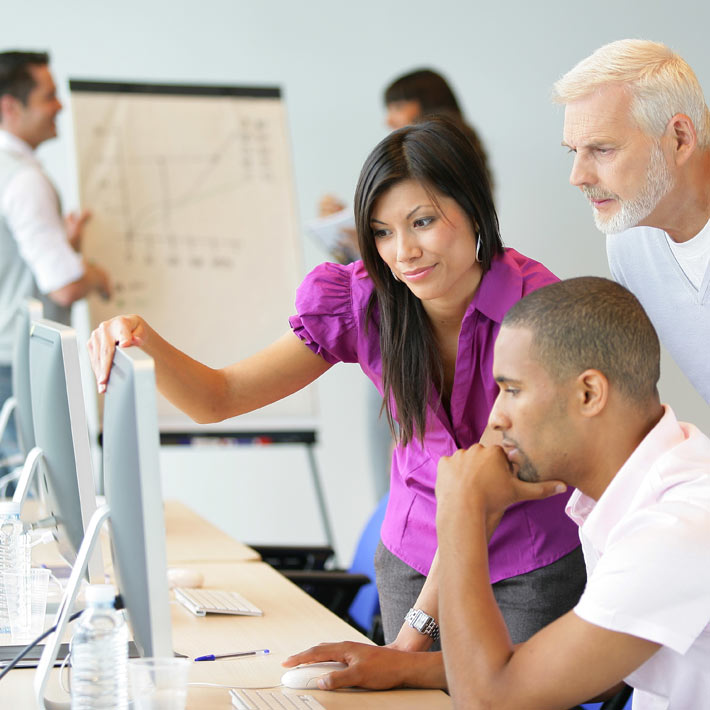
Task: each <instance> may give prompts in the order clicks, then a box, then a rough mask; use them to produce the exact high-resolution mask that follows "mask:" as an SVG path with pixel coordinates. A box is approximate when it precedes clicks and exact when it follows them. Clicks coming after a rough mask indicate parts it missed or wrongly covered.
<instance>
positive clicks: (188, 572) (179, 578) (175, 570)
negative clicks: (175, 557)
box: [168, 567, 205, 589]
mask: <svg viewBox="0 0 710 710" xmlns="http://www.w3.org/2000/svg"><path fill="white" fill-rule="evenodd" d="M204 581H205V577H204V575H203V574H202V572H199V571H198V570H196V569H187V568H186V567H168V586H169V587H170V589H172V588H173V587H187V588H188V589H194V588H195V587H201V586H202V583H203V582H204Z"/></svg>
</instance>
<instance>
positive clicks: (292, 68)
mask: <svg viewBox="0 0 710 710" xmlns="http://www.w3.org/2000/svg"><path fill="white" fill-rule="evenodd" d="M708 27H710V4H709V3H707V1H706V0H703V1H699V2H691V1H690V0H679V1H678V2H675V3H674V4H673V5H672V6H668V5H667V4H666V3H656V4H652V3H649V2H648V0H626V1H625V2H619V1H618V0H614V1H610V0H599V1H598V2H596V3H579V2H573V1H571V0H565V1H562V0H552V1H544V0H543V2H538V3H531V2H528V1H525V0H515V1H512V2H504V1H501V2H498V3H483V2H468V3H466V2H462V1H461V0H458V2H454V1H452V0H439V2H437V3H433V2H423V1H421V0H394V1H391V0H385V1H383V0H379V1H378V2H374V1H373V0H359V2H350V3H344V2H337V1H336V2H333V0H330V1H329V2H325V1H324V0H311V1H308V0H306V1H302V2H293V0H272V1H271V2H259V1H258V0H249V1H248V2H247V1H245V0H222V1H217V0H202V1H201V2H192V1H190V2H185V1H184V0H183V1H181V0H175V1H173V2H157V1H156V0H142V1H141V2H137V1H136V0H126V1H124V2H121V3H97V2H89V1H87V0H74V1H70V2H65V3H57V2H50V1H49V0H38V1H37V2H33V3H15V4H14V6H13V9H12V12H6V13H3V19H2V38H3V39H2V41H3V44H4V47H7V48H11V47H25V48H48V49H49V50H50V51H51V52H52V56H53V68H54V71H55V74H56V77H57V78H58V80H59V82H60V85H61V87H62V92H63V94H64V95H66V79H67V78H68V77H70V76H71V77H78V78H80V77H84V78H104V79H107V80H111V79H120V78H124V79H129V80H154V81H181V82H212V83H234V84H242V83H244V84H255V85H261V84H268V85H271V84H276V85H280V86H282V87H283V88H284V89H285V93H286V100H287V104H288V110H289V114H290V120H291V131H292V141H293V153H294V164H295V178H296V189H297V195H298V200H299V205H300V210H301V217H302V219H303V220H305V219H307V218H310V217H312V216H313V215H314V213H315V205H316V202H317V200H318V197H319V196H320V195H321V194H322V193H323V192H324V191H326V190H328V191H334V192H335V193H337V194H339V195H341V196H344V197H347V196H349V195H351V194H352V191H353V188H354V185H355V181H356V178H357V173H358V170H359V167H360V165H361V163H362V161H363V159H364V158H365V156H366V154H367V153H368V151H369V150H370V149H371V148H372V147H373V146H374V144H375V142H376V141H377V140H379V139H380V138H381V137H383V136H384V134H385V128H384V125H383V111H382V106H381V98H380V96H381V90H382V87H383V86H384V85H385V84H386V83H387V82H388V81H389V80H390V79H391V78H393V77H394V76H396V75H398V74H399V73H402V72H404V71H407V70H409V69H411V68H414V67H418V66H424V65H429V66H432V67H435V68H437V69H439V70H441V71H442V72H444V73H445V74H446V75H447V76H448V77H449V78H450V80H451V82H452V84H453V85H454V87H455V88H456V90H457V91H458V93H459V95H460V97H461V99H462V101H463V103H464V105H465V108H466V113H467V115H468V116H469V118H470V119H471V121H472V122H473V123H474V124H475V125H476V127H477V128H478V129H479V131H480V133H481V135H482V137H483V138H484V140H485V143H486V146H487V148H488V151H489V154H490V156H491V159H492V164H493V169H494V171H495V177H496V183H497V202H498V205H499V210H500V218H501V225H502V231H503V237H504V240H505V241H506V242H507V243H508V244H509V245H511V246H515V247H516V248H518V249H519V250H520V251H522V252H523V253H525V254H528V255H530V256H532V257H534V258H537V259H539V260H541V261H542V262H544V263H545V264H546V265H547V266H548V267H550V268H551V269H552V270H553V271H555V272H556V273H557V274H558V275H559V276H561V277H568V276H573V275H580V274H599V275H607V274H608V272H607V267H606V261H605V251H604V239H603V237H602V235H601V234H599V233H598V232H597V231H596V229H595V228H594V226H593V223H592V218H591V214H590V209H589V207H588V205H587V204H586V202H585V200H584V199H583V198H582V196H581V195H580V194H578V192H577V191H576V190H574V189H572V188H571V187H570V186H569V185H568V184H567V175H568V171H569V168H570V158H569V157H568V156H567V155H566V153H565V151H564V150H563V149H562V148H561V147H560V140H561V126H562V112H561V110H560V109H559V108H557V107H554V106H552V105H551V103H550V102H549V94H550V86H551V84H552V82H553V81H554V80H555V79H556V78H557V77H558V76H559V75H561V74H562V73H564V71H566V70H567V69H568V68H570V67H571V66H572V65H573V64H574V63H575V62H576V61H578V60H579V59H581V58H582V57H584V56H586V55H587V54H589V53H590V52H591V51H592V50H593V49H595V48H596V47H598V46H599V45H601V44H603V43H605V42H607V41H611V40H614V39H619V38H622V37H644V38H649V39H655V40H660V41H664V42H666V43H667V44H669V45H670V46H672V47H673V48H675V49H676V50H677V51H679V52H680V53H681V54H682V55H683V56H684V57H685V58H686V59H687V60H688V61H689V62H690V64H691V65H692V66H693V67H694V68H695V70H696V72H697V74H698V77H699V79H700V82H701V84H703V85H704V86H705V87H706V91H707V92H708V93H710V54H709V53H708V51H707V28H708ZM60 131H61V132H62V135H63V136H64V137H63V138H61V139H60V140H58V141H54V142H52V144H50V145H48V146H46V148H43V149H42V155H43V157H44V159H45V160H46V161H47V164H48V166H49V169H50V171H51V173H52V174H53V175H54V177H55V179H56V181H57V183H58V185H59V186H60V188H61V191H62V194H63V195H64V198H65V204H66V206H68V207H71V206H73V205H74V204H75V200H76V198H75V195H76V192H75V187H74V183H73V171H72V168H71V166H70V162H71V158H70V156H71V150H70V145H69V140H68V136H69V132H70V121H69V116H68V112H65V114H64V115H63V117H62V120H61V121H60ZM304 255H305V263H306V266H307V267H311V266H313V265H314V264H316V263H318V262H319V261H322V260H323V259H324V256H325V255H324V254H322V253H321V252H319V251H318V250H317V248H316V247H315V246H314V245H312V244H310V243H308V242H304ZM664 367H665V374H664V379H663V386H662V394H663V397H664V399H665V400H667V401H669V402H670V403H672V404H673V406H674V407H675V409H676V410H677V412H678V413H679V414H680V415H681V416H682V417H683V418H686V419H690V420H693V421H696V422H697V423H698V424H700V425H701V426H702V427H703V428H704V429H705V430H706V431H710V424H709V418H708V408H707V406H706V405H705V404H704V403H703V402H702V400H701V399H700V397H699V396H698V395H697V394H696V393H695V392H694V391H693V390H692V388H691V387H690V385H689V384H688V383H687V381H686V380H685V378H684V377H683V376H682V375H680V374H679V372H678V370H677V368H676V367H675V366H674V364H673V363H672V362H670V361H669V359H668V358H666V361H664ZM367 386H368V385H367V384H366V383H365V382H363V381H362V377H361V376H359V373H358V372H357V371H356V369H355V368H353V367H345V366H341V367H338V368H335V369H334V370H332V371H331V372H330V373H328V375H327V376H326V378H325V379H324V381H323V382H322V383H321V386H320V390H319V392H320V406H321V414H322V420H323V429H322V434H323V435H322V440H323V443H322V445H321V446H320V449H319V460H320V463H321V466H322V469H323V471H324V474H325V477H326V479H327V493H328V497H329V500H330V503H331V507H332V511H333V516H334V518H335V520H336V525H337V540H338V546H339V548H340V551H341V556H342V557H343V559H344V560H346V561H347V560H348V558H349V557H350V554H351V549H352V545H353V543H354V541H355V540H356V538H357V534H358V530H359V527H360V526H361V525H362V523H363V522H364V520H365V518H366V516H367V513H368V512H369V510H370V509H371V508H372V507H373V506H374V503H375V497H374V492H373V487H372V482H371V480H370V477H369V475H368V467H369V456H368V452H367V442H366V437H365V433H364V432H365V427H364V424H363V422H364V419H365V412H366V387H367ZM222 453H223V454H224V452H222ZM258 453H259V452H255V453H254V452H252V454H253V455H254V456H256V454H258ZM252 454H247V453H246V452H238V454H236V453H235V454H234V457H235V458H234V459H233V460H232V461H231V462H227V461H226V460H222V459H223V456H217V457H216V458H215V457H212V458H210V457H207V458H205V457H204V456H202V459H203V460H205V461H207V464H206V465H205V466H201V465H196V464H195V458H194V455H192V454H191V455H186V454H185V452H184V451H182V452H176V451H171V452H168V453H167V454H166V456H165V457H164V462H165V463H166V464H167V468H170V470H171V472H172V473H171V478H170V479H169V480H168V481H167V486H166V487H167V489H168V491H169V492H171V493H179V494H181V495H183V496H185V497H186V498H187V499H188V500H189V501H190V502H192V503H193V504H194V505H196V506H197V507H198V508H200V509H201V510H203V512H205V513H208V514H210V515H213V517H214V518H215V519H216V520H218V521H219V522H220V524H222V525H223V526H224V527H225V528H227V529H229V530H232V531H234V532H235V533H236V534H238V535H239V537H242V538H245V539H254V537H255V535H252V534H249V531H250V529H251V530H258V534H259V536H262V537H264V538H270V537H272V536H273V537H282V536H283V534H288V531H293V530H296V532H295V533H294V536H295V537H296V538H297V539H303V540H306V539H308V540H314V539H315V540H317V539H318V538H319V535H320V532H319V530H318V527H317V525H315V526H314V525H313V523H312V519H313V515H314V512H313V510H312V502H311V500H310V499H309V497H308V495H307V494H304V498H303V500H304V502H303V504H301V503H300V502H299V503H297V504H294V505H293V507H294V509H295V508H299V506H300V508H299V510H300V509H305V510H306V511H310V512H307V513H306V517H307V518H308V520H307V521H303V522H301V523H298V524H296V523H295V522H292V521H290V520H289V518H290V517H292V516H290V515H289V514H284V511H283V510H282V509H281V508H278V509H277V508H275V507H273V506H265V508H264V509H263V511H262V509H260V508H258V505H259V503H258V502H259V501H262V500H266V499H267V498H269V497H270V493H271V491H273V479H269V471H266V472H264V473H263V475H262V474H258V475H257V474H256V473H254V472H255V471H256V470H257V469H258V468H259V466H260V465H261V464H257V463H254V462H253V460H252ZM269 455H271V454H269ZM274 455H275V456H276V455H277V454H276V453H274ZM224 456H226V454H224ZM227 458H228V457H227ZM261 458H262V459H263V457H261ZM291 459H292V460H293V467H292V470H291V471H288V472H287V474H289V475H291V476H294V477H295V476H298V477H299V480H300V481H305V480H306V479H305V469H304V467H303V462H299V461H298V460H297V459H298V456H297V454H294V455H293V456H292V457H290V459H289V461H287V462H285V463H284V462H279V463H278V464H274V466H275V467H276V468H278V469H280V471H281V473H282V474H283V469H284V468H285V469H289V468H291V463H290V461H291ZM250 461H252V462H251V463H250ZM268 466H269V465H268V464H267V467H268ZM191 473H194V479H190V474H191ZM267 480H268V481H269V483H268V484H267V483H265V481H267ZM194 481H198V482H197V483H196V482H194ZM298 485H299V486H300V488H302V489H304V490H306V491H307V484H306V483H302V484H298ZM229 486H231V488H229ZM225 487H227V492H226V493H224V491H225ZM214 491H217V493H219V494H221V495H216V494H215V492H214ZM288 495H289V496H291V495H294V494H293V492H289V494H288ZM230 496H232V497H234V498H235V500H236V499H238V500H242V501H251V502H250V503H249V504H248V505H245V506H244V507H245V508H246V509H247V512H246V514H243V513H240V515H239V516H236V517H239V518H240V521H241V523H239V522H238V521H235V520H234V519H233V518H234V517H235V516H234V515H230V514H229V510H228V508H229V506H228V504H225V502H224V501H225V500H226V501H229V499H230ZM284 498H285V496H284ZM216 501H220V502H216ZM255 511H256V512H255ZM264 511H265V512H264ZM250 515H253V516H256V517H258V518H259V520H258V524H257V523H256V522H254V520H252V519H251V518H250ZM309 516H310V517H309ZM265 520H269V521H270V523H269V525H266V524H265V523H264V521H265ZM266 527H268V528H269V530H265V529H264V528H266ZM245 528H247V529H245Z"/></svg>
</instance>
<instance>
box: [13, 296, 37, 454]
mask: <svg viewBox="0 0 710 710" xmlns="http://www.w3.org/2000/svg"><path fill="white" fill-rule="evenodd" d="M41 318H42V302H41V301H38V300H36V299H34V298H28V299H27V300H26V301H25V302H24V303H22V304H21V305H20V307H19V308H18V309H17V315H16V316H15V343H14V346H13V351H12V394H13V396H14V397H15V400H16V403H15V424H16V428H17V442H18V444H19V445H20V451H21V452H22V454H23V456H27V454H29V452H30V451H31V450H32V449H33V448H34V446H35V430H34V423H33V421H32V388H31V385H30V325H31V323H32V321H37V320H40V319H41Z"/></svg>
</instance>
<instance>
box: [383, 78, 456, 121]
mask: <svg viewBox="0 0 710 710" xmlns="http://www.w3.org/2000/svg"><path fill="white" fill-rule="evenodd" d="M395 101H418V102H419V105H420V106H421V109H422V115H423V116H426V115H428V114H430V113H451V114H453V115H455V116H457V117H459V118H463V116H462V113H461V107H460V106H459V102H458V101H457V99H456V96H455V95H454V92H453V90H452V89H451V87H450V86H449V84H448V82H447V81H446V79H444V77H443V76H441V74H438V73H437V72H435V71H433V70H432V69H417V70H416V71H413V72H409V73H408V74H403V75H402V76H400V77H398V78H397V79H395V80H394V81H393V82H392V83H391V84H390V85H389V86H388V87H387V88H386V89H385V105H387V104H391V103H394V102H395Z"/></svg>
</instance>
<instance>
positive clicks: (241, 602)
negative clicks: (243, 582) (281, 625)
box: [174, 587, 264, 616]
mask: <svg viewBox="0 0 710 710" xmlns="http://www.w3.org/2000/svg"><path fill="white" fill-rule="evenodd" d="M174 591H175V599H177V600H178V601H179V602H180V603H181V604H182V605H183V606H185V607H186V608H187V609H189V610H190V611H191V612H192V613H193V614H195V615H196V616H204V615H205V614H238V615H240V616H262V615H263V613H264V612H263V611H262V610H261V609H259V607H257V606H255V605H254V604H252V603H251V602H250V601H249V600H248V599H245V598H244V597H243V596H242V595H241V594H238V593H237V592H226V591H224V590H222V589H187V588H185V587H175V590H174Z"/></svg>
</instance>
